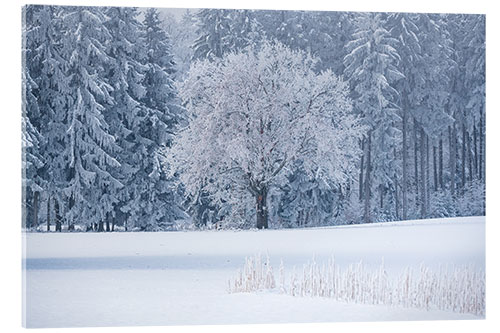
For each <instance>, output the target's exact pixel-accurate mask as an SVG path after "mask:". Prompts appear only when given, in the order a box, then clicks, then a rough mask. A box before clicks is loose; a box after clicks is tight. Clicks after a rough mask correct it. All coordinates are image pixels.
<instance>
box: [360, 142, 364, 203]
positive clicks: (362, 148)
mask: <svg viewBox="0 0 500 333" xmlns="http://www.w3.org/2000/svg"><path fill="white" fill-rule="evenodd" d="M361 151H362V152H363V153H362V154H361V165H360V170H359V201H361V200H363V172H364V165H365V138H363V139H362V140H361Z"/></svg>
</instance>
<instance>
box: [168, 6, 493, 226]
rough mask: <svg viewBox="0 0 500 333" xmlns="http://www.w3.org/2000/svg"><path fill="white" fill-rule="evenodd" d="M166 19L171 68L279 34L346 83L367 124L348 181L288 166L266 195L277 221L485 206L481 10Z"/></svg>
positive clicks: (211, 218) (207, 213)
mask: <svg viewBox="0 0 500 333" xmlns="http://www.w3.org/2000/svg"><path fill="white" fill-rule="evenodd" d="M193 22H196V24H195V26H194V27H193ZM165 26H166V29H167V30H168V31H169V32H171V33H172V34H173V35H175V36H177V37H178V38H176V39H175V40H174V42H173V44H174V49H175V50H176V55H178V56H177V57H178V58H177V59H178V62H181V65H180V66H179V69H180V74H182V71H183V69H185V68H189V65H186V60H185V59H190V61H193V60H197V59H209V60H211V61H217V59H218V58H221V57H223V56H224V55H225V54H228V53H230V52H238V51H240V50H243V49H245V48H246V47H247V46H249V45H261V44H262V42H263V41H264V40H277V41H279V42H281V43H283V44H284V45H286V46H288V47H290V48H291V49H294V50H304V51H307V52H309V53H311V54H312V55H313V56H314V57H316V58H318V59H319V62H318V63H317V65H316V68H315V70H316V71H318V72H320V71H323V70H327V69H330V70H333V71H334V72H335V73H336V74H337V75H339V76H342V77H343V78H344V80H347V81H349V83H350V87H351V98H352V100H353V103H354V110H355V111H354V112H355V113H356V114H357V115H359V117H361V118H362V119H363V122H364V124H365V125H366V126H367V129H368V130H367V132H366V134H365V136H364V139H362V140H361V141H360V143H359V145H360V148H361V149H362V151H363V154H362V156H361V158H360V161H359V164H358V165H356V168H357V171H356V173H357V176H356V177H355V179H353V180H352V182H351V184H350V186H347V187H345V186H344V187H340V186H338V185H337V184H327V183H324V182H322V181H319V180H317V179H312V178H310V177H307V176H306V175H305V173H304V172H303V171H302V170H300V167H297V168H296V170H292V172H291V173H290V174H289V175H288V179H287V181H286V182H284V183H283V184H282V185H281V186H280V189H279V190H278V191H275V193H272V195H270V198H269V200H270V201H271V202H270V203H269V206H270V207H271V208H270V209H271V211H270V220H271V224H272V225H274V226H275V227H295V226H304V225H329V224H338V223H361V222H376V221H392V220H402V219H414V218H432V217H449V216H461V215H481V214H484V213H485V163H484V161H485V17H484V16H483V15H455V14H409V13H394V14H389V13H387V14H384V13H349V12H314V11H253V10H217V9H203V10H200V11H198V12H196V13H192V12H189V11H188V12H186V14H185V15H184V17H183V18H182V19H181V20H175V19H174V18H173V17H172V16H168V15H167V16H166V20H165ZM190 39H191V40H190ZM209 195H210V194H208V193H201V195H200V196H199V202H198V204H197V205H196V208H197V209H196V210H195V211H196V214H197V215H195V217H196V221H197V223H198V224H201V225H205V224H210V223H214V222H216V221H219V220H221V219H224V218H225V214H226V213H225V211H226V210H225V209H224V207H223V206H224V203H221V204H220V205H218V206H217V205H210V204H209V200H203V198H204V196H207V197H208V196H209ZM245 220H246V221H253V217H248V218H247V219H245ZM227 223H228V224H229V225H231V224H234V225H236V226H241V223H242V221H227ZM247 226H252V224H251V222H250V225H247Z"/></svg>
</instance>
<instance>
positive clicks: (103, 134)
mask: <svg viewBox="0 0 500 333" xmlns="http://www.w3.org/2000/svg"><path fill="white" fill-rule="evenodd" d="M63 15H64V17H63V22H64V25H65V28H66V33H65V36H64V42H65V45H64V48H65V53H64V56H65V57H66V59H68V68H67V75H69V76H70V77H71V81H70V83H69V87H68V91H67V96H68V101H67V104H66V112H67V119H68V120H67V122H68V127H67V130H66V133H67V134H68V137H67V140H68V141H67V144H66V147H67V148H66V153H67V166H66V169H65V172H66V175H67V180H68V181H67V185H66V187H65V188H64V194H65V195H66V197H67V198H68V199H67V200H68V206H67V214H66V218H67V219H69V221H80V222H82V221H85V223H86V224H88V225H92V224H96V225H98V229H99V230H100V231H102V230H104V221H106V220H107V219H109V216H110V214H112V213H113V211H114V204H115V203H116V197H115V195H114V194H115V193H116V191H117V189H119V188H122V187H123V184H122V183H121V182H120V179H118V178H119V177H117V176H116V175H115V174H114V172H113V171H112V170H114V169H116V168H120V167H121V164H120V163H119V162H118V159H117V156H116V153H117V152H118V151H120V148H121V147H120V146H119V145H118V144H117V142H116V139H115V137H114V136H113V134H112V128H111V126H110V124H108V123H107V122H106V117H105V116H106V114H105V113H106V108H107V107H109V106H111V105H112V104H113V103H115V101H114V100H113V98H112V96H111V93H112V92H113V90H114V89H113V87H112V86H111V85H110V84H109V83H108V81H107V80H106V79H105V75H106V74H105V71H106V69H107V68H109V66H110V65H112V60H113V59H111V58H110V56H109V55H108V53H107V49H106V47H107V42H108V41H110V40H111V35H110V33H109V30H108V29H107V27H106V21H107V20H108V17H107V16H106V15H104V13H103V10H102V9H101V8H96V7H66V8H65V10H64V14H63ZM122 107H125V105H122ZM56 203H57V202H56Z"/></svg>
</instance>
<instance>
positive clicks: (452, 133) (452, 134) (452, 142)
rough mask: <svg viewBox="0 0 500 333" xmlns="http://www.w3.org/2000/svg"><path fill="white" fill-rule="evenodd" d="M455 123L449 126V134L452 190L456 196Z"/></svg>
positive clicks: (452, 193)
mask: <svg viewBox="0 0 500 333" xmlns="http://www.w3.org/2000/svg"><path fill="white" fill-rule="evenodd" d="M455 135H456V131H455V125H453V127H451V126H450V127H448V136H449V139H450V143H449V145H450V192H451V195H452V196H455V173H456V168H457V166H456V150H455Z"/></svg>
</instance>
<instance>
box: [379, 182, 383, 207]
mask: <svg viewBox="0 0 500 333" xmlns="http://www.w3.org/2000/svg"><path fill="white" fill-rule="evenodd" d="M379 189H380V191H379V192H380V193H379V194H380V209H384V187H383V186H382V185H380V187H379Z"/></svg>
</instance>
